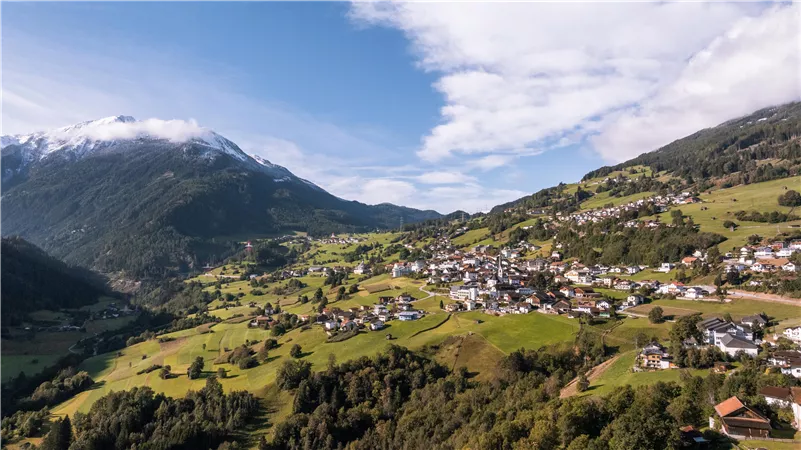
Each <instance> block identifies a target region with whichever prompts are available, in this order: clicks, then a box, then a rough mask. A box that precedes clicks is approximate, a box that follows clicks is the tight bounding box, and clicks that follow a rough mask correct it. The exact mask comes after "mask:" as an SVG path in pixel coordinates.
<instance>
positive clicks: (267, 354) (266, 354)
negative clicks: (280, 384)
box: [256, 342, 270, 362]
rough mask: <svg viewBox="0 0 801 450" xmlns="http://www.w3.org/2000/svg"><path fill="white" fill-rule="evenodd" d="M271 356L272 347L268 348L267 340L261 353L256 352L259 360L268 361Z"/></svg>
mask: <svg viewBox="0 0 801 450" xmlns="http://www.w3.org/2000/svg"><path fill="white" fill-rule="evenodd" d="M269 357H270V349H269V348H267V343H266V342H265V343H264V345H262V346H261V349H260V350H259V353H257V354H256V358H258V359H259V361H261V362H264V361H267V359H268V358H269Z"/></svg>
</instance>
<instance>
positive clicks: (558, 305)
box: [546, 300, 571, 314]
mask: <svg viewBox="0 0 801 450" xmlns="http://www.w3.org/2000/svg"><path fill="white" fill-rule="evenodd" d="M570 307H571V305H570V302H568V301H567V300H557V301H556V302H554V303H551V304H550V307H546V308H548V309H549V310H552V311H554V312H556V313H557V314H564V313H566V312H568V311H570Z"/></svg>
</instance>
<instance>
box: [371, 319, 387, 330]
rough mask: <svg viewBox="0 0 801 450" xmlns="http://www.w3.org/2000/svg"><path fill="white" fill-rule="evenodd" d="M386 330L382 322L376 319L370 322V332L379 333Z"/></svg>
mask: <svg viewBox="0 0 801 450" xmlns="http://www.w3.org/2000/svg"><path fill="white" fill-rule="evenodd" d="M383 328H384V322H382V321H381V320H378V319H375V320H373V321H372V322H370V331H378V330H381V329H383Z"/></svg>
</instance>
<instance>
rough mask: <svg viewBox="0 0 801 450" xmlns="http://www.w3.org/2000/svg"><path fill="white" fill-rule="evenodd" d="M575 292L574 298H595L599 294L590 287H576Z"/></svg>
mask: <svg viewBox="0 0 801 450" xmlns="http://www.w3.org/2000/svg"><path fill="white" fill-rule="evenodd" d="M575 293H576V298H597V297H600V296H601V294H599V293H598V292H595V291H593V290H592V289H591V288H576V289H575Z"/></svg>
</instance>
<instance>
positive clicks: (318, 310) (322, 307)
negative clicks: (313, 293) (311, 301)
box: [317, 297, 328, 313]
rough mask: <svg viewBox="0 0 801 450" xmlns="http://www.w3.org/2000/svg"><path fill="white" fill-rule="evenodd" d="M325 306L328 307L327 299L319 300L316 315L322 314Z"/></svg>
mask: <svg viewBox="0 0 801 450" xmlns="http://www.w3.org/2000/svg"><path fill="white" fill-rule="evenodd" d="M326 306H328V299H327V298H325V297H323V298H322V299H321V300H320V304H319V305H317V312H318V313H322V312H323V310H324V309H325V307H326Z"/></svg>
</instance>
